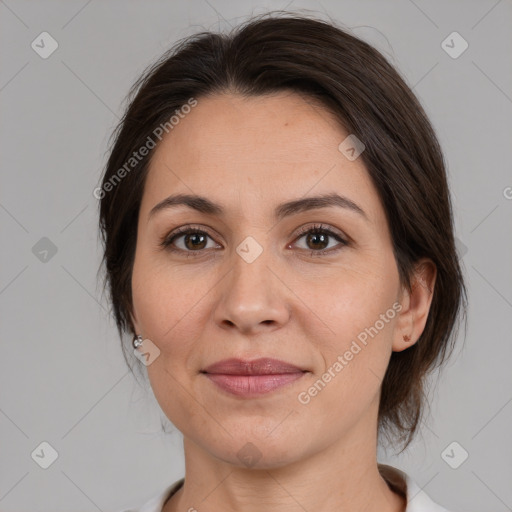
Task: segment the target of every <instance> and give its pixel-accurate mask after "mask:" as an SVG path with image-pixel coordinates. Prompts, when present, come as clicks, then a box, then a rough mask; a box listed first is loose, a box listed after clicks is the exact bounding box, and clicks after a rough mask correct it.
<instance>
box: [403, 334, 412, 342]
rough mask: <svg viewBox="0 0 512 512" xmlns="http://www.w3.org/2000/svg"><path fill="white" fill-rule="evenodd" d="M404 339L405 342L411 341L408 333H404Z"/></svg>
mask: <svg viewBox="0 0 512 512" xmlns="http://www.w3.org/2000/svg"><path fill="white" fill-rule="evenodd" d="M404 341H405V342H409V341H411V337H410V336H409V335H408V334H404Z"/></svg>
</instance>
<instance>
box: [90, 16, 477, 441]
mask: <svg viewBox="0 0 512 512" xmlns="http://www.w3.org/2000/svg"><path fill="white" fill-rule="evenodd" d="M282 91H283V92H295V93H298V94H300V95H302V96H304V97H306V98H310V99H311V100H318V102H319V103H320V104H321V105H322V106H324V107H325V108H326V109H327V110H329V111H330V112H332V113H333V114H334V115H335V117H336V118H337V119H338V121H339V123H340V125H342V127H343V128H345V129H346V130H347V131H348V132H349V133H350V134H354V135H356V137H357V138H358V139H360V140H361V141H362V142H363V144H364V145H365V150H364V152H363V153H361V155H360V158H362V159H363V162H364V164H365V167H366V169H367V171H368V173H369V176H370V178H371V180H372V182H373V184H374V186H375V187H376V189H377V191H378V195H379V198H380V200H381V202H382V205H383V207H384V210H385V214H386V218H387V221H388V224H389V228H390V232H391V238H392V244H393V252H394V256H395V259H396V263H397V268H398V273H399V278H400V283H401V284H402V286H405V287H406V288H407V289H408V290H409V291H411V290H412V287H411V282H412V276H413V271H414V270H415V266H416V264H417V263H418V261H419V260H420V258H423V257H427V258H429V259H431V260H432V261H433V262H434V263H435V265H436V267H437V275H436V283H435V292H434V295H433V298H432V303H431V307H430V311H429V315H428V318H427V322H426V325H425V328H424V330H423V333H422V334H421V337H420V338H419V340H418V341H417V342H416V343H415V344H413V345H412V346H410V347H409V348H408V349H407V350H404V351H401V352H393V353H392V355H391V358H390V361H389V365H388V368H387V371H386V374H385V376H384V380H383V382H382V387H381V396H380V405H379V413H378V427H379V434H381V433H384V434H385V435H386V437H387V439H388V440H393V439H394V440H395V441H396V442H398V443H401V444H403V449H402V451H403V450H405V448H406V447H407V446H408V445H409V443H410V442H411V440H412V438H413V436H414V434H415V432H416V430H417V427H418V425H419V423H420V420H421V417H422V409H423V405H425V402H427V400H426V396H427V395H426V376H427V374H428V373H430V372H431V371H432V370H433V369H434V368H437V367H440V366H441V365H442V364H443V363H444V362H445V360H446V359H447V358H448V357H449V356H450V355H451V353H452V350H453V348H454V344H455V339H456V333H457V332H458V320H459V319H460V317H461V315H463V316H464V317H466V309H467V296H466V289H465V285H464V280H463V275H462V272H461V268H460V266H459V260H458V256H457V252H456V246H455V239H454V228H453V216H452V206H451V202H450V196H449V189H448V184H447V177H446V170H445V162H444V157H443V154H442V151H441V148H440V145H439V142H438V140H437V138H436V135H435V133H434V130H433V128H432V126H431V124H430V122H429V120H428V118H427V115H426V114H425V111H424V109H423V108H422V106H421V104H420V102H419V100H418V99H417V98H416V97H415V95H414V94H413V92H412V90H411V89H410V88H409V87H408V86H407V85H406V82H405V80H404V79H403V78H402V77H401V75H400V74H399V72H398V71H397V70H396V69H394V67H393V66H392V65H391V64H390V63H389V62H388V61H387V60H386V58H385V57H384V56H383V55H382V54H381V53H379V51H377V50H376V49H375V48H373V47H372V46H371V45H369V44H368V43H366V42H364V41H362V40H361V39H359V38H357V37H355V36H354V35H351V34H350V33H349V32H348V30H345V29H342V28H340V27H339V26H337V24H336V23H334V22H332V21H331V22H326V21H323V20H320V19H318V18H313V17H309V16H305V15H297V14H292V13H282V12H276V11H274V12H270V13H267V14H265V15H262V16H257V17H253V18H251V19H249V20H248V21H246V22H245V23H243V24H241V25H239V26H238V27H235V29H233V30H232V31H231V32H230V33H228V34H225V33H213V32H200V33H196V34H193V35H192V36H189V37H187V38H184V39H181V40H179V41H178V42H177V43H176V44H175V46H174V47H173V48H171V49H170V50H168V51H167V52H165V53H164V54H163V55H162V57H161V58H160V59H158V61H156V62H155V63H154V64H152V65H150V66H149V67H147V68H146V69H145V70H144V71H143V73H142V75H141V76H140V77H139V78H138V80H137V81H136V82H135V83H134V84H133V86H132V87H131V89H130V91H129V94H128V96H127V101H128V106H127V108H126V110H125V113H124V116H123V118H122V119H121V121H120V122H119V124H118V126H117V128H116V129H115V131H114V132H113V133H112V137H113V138H114V142H113V144H112V147H111V149H110V155H109V158H108V161H107V164H106V168H105V170H104V174H103V178H102V184H101V189H99V188H98V189H96V191H98V190H99V191H100V192H99V199H100V208H99V209H100V214H99V227H100V233H101V239H102V244H103V247H104V254H103V260H102V262H101V265H100V269H101V268H102V267H103V266H104V268H105V270H106V272H105V276H104V283H103V290H104V291H105V288H106V287H108V293H109V299H110V302H111V305H112V308H113V314H114V317H115V322H116V325H117V329H118V332H119V335H120V337H121V344H122V347H123V354H124V356H125V360H126V362H127V363H128V366H130V361H129V359H128V357H127V354H126V349H127V348H126V347H125V344H124V343H123V333H128V332H129V333H131V335H133V334H135V331H134V326H133V324H132V319H131V314H132V311H133V310H132V290H131V275H132V270H133V262H134V255H135V247H136V240H137V224H138V215H139V208H140V204H141V199H142V196H143V190H144V183H145V179H146V175H147V172H148V167H149V163H150V161H151V156H152V155H153V154H154V148H153V149H150V150H149V151H147V154H146V155H145V156H143V157H141V156H140V155H139V154H138V153H137V151H138V150H140V149H141V148H142V147H144V146H146V147H150V146H149V141H151V142H153V144H152V146H155V144H157V143H155V141H154V140H153V137H154V136H155V134H156V133H160V132H162V130H161V129H160V132H158V130H156V129H157V127H160V126H164V127H165V130H166V132H168V131H169V119H170V118H172V116H174V115H176V114H177V113H179V112H181V111H182V109H184V105H187V104H190V103H191V99H195V100H196V101H197V100H199V101H200V98H201V97H203V98H205V97H207V96H212V95H215V94H221V93H230V94H238V95H242V96H244V97H254V96H259V95H266V94H272V93H278V92H282ZM318 102H317V103H318ZM183 111H184V110H183ZM171 128H172V127H171ZM158 138H160V137H158ZM135 153H137V155H138V156H137V159H136V160H135V159H134V157H133V156H134V154H135ZM141 153H142V152H141ZM127 162H130V166H131V167H132V169H127ZM123 170H124V172H122V171H123ZM121 178H122V179H121ZM96 191H95V196H96V197H98V195H96ZM130 348H131V345H130ZM130 356H131V354H130ZM131 357H132V360H133V359H135V358H133V356H131Z"/></svg>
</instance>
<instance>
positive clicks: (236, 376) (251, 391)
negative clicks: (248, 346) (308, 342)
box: [201, 358, 307, 398]
mask: <svg viewBox="0 0 512 512" xmlns="http://www.w3.org/2000/svg"><path fill="white" fill-rule="evenodd" d="M201 373H202V374H204V375H205V376H206V377H207V378H208V380H209V381H210V382H212V383H214V384H215V385H216V386H217V387H218V388H220V389H222V390H223V391H225V392H227V393H230V394H231V395H236V396H239V397H244V398H250V397H256V396H259V395H262V394H266V393H270V392H272V391H275V390H277V389H280V388H283V387H284V386H287V385H289V384H291V383H293V382H295V381H297V380H298V379H300V378H302V377H303V376H304V375H305V374H306V373H307V370H304V369H302V368H299V367H298V366H296V365H293V364H291V363H287V362H286V361H281V360H279V359H270V358H260V359H256V360H253V361H247V360H243V359H225V360H223V361H219V362H217V363H214V364H212V365H210V366H208V367H207V368H205V369H204V370H202V371H201Z"/></svg>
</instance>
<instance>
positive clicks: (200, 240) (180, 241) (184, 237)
mask: <svg viewBox="0 0 512 512" xmlns="http://www.w3.org/2000/svg"><path fill="white" fill-rule="evenodd" d="M208 238H210V240H213V239H212V238H211V236H210V235H209V234H208V233H207V232H206V231H204V230H202V229H198V228H194V227H190V226H189V227H184V228H178V229H177V230H176V231H173V232H172V233H171V234H170V235H169V236H166V237H164V239H163V240H162V241H161V242H160V245H162V246H163V247H165V248H166V249H168V250H169V251H176V252H187V253H194V252H201V251H202V250H203V249H211V248H212V247H209V246H208Z"/></svg>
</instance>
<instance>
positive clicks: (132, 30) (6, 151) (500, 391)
mask: <svg viewBox="0 0 512 512" xmlns="http://www.w3.org/2000/svg"><path fill="white" fill-rule="evenodd" d="M275 8H288V9H292V10H297V9H303V8H306V9H310V10H313V13H312V14H317V15H319V16H324V17H325V16H326V15H325V14H322V13H324V12H327V13H328V15H329V16H331V17H332V18H334V19H336V20H338V21H340V22H342V23H343V24H345V25H346V26H348V27H351V28H353V32H354V33H355V34H356V35H359V36H361V37H362V38H364V39H366V40H367V41H369V42H371V43H373V44H374V45H375V46H377V47H378V48H379V49H380V50H381V51H383V52H384V53H385V54H386V55H387V56H388V57H389V58H390V59H391V62H392V63H393V64H394V65H396V66H397V67H398V68H399V69H400V71H401V72H402V73H403V74H404V75H405V77H406V79H407V81H408V83H409V84H410V86H411V87H413V88H414V92H415V93H416V94H417V95H418V97H419V98H420V101H421V102H422V103H423V105H424V106H425V109H426V111H427V114H428V115H429V116H430V118H431V120H432V122H433V124H434V127H435V129H436V130H437V133H438V136H439V138H440V141H441V144H442V146H443V148H444V151H445V154H446V160H447V164H448V171H449V180H450V186H451V191H452V197H453V201H454V207H455V215H456V230H457V237H458V239H459V242H458V243H459V250H460V256H461V260H462V264H463V268H464V270H465V275H466V278H467V282H468V289H469V299H470V308H469V324H468V332H467V338H466V342H465V344H464V345H463V344H462V342H463V330H461V334H460V336H459V349H458V351H457V352H456V353H455V354H454V357H453V358H452V359H451V361H450V363H449V364H448V365H447V367H446V369H445V370H444V371H443V372H442V374H441V378H440V379H439V381H438V384H437V386H436V387H432V390H431V393H430V394H431V396H432V417H431V419H430V420H429V421H427V422H425V424H424V425H423V428H422V434H421V435H420V436H418V437H417V439H416V441H415V442H414V444H413V445H412V446H411V448H410V449H409V450H408V451H407V452H406V453H404V454H403V455H402V456H400V457H398V458H397V457H394V456H393V454H392V453H387V454H386V453H383V452H382V453H379V456H380V460H381V461H382V462H387V463H390V464H393V465H396V466H398V467H400V468H402V469H404V470H405V471H407V472H409V473H410V474H411V476H413V478H414V479H415V480H416V481H417V482H418V483H419V484H420V486H422V487H424V490H425V491H426V492H427V493H428V494H429V495H430V496H431V497H432V498H433V499H434V500H435V501H438V502H440V503H441V504H443V505H444V506H445V507H447V508H449V509H453V510H454V511H456V512H463V511H467V512H472V511H473V512H476V511H478V512H491V511H493V512H501V511H506V510H512V485H511V482H512V439H511V436H510V432H511V424H512V421H511V420H512V376H511V372H510V362H511V356H512V343H511V327H512V322H511V318H512V315H511V313H512V287H511V284H512V268H511V267H512V265H511V261H512V258H511V256H512V237H511V236H510V235H511V233H512V230H511V225H512V199H511V197H512V188H510V187H512V172H511V158H510V157H511V151H510V147H511V142H512V60H511V59H510V53H511V50H512V45H511V42H512V41H511V40H512V3H511V2H510V0H509V1H505V0H501V1H495V0H488V1H487V0H486V1H483V0H482V1H472V2H470V1H464V2H463V1H450V2H446V1H435V2H434V1H430V2H427V1H420V0H415V1H414V2H413V1H412V0H403V1H385V2H384V1H380V2H377V1H338V2H334V1H328V0H323V1H322V3H320V2H316V1H310V2H300V1H299V0H295V1H293V2H289V0H288V1H282V2H280V1H278V2H263V1H252V2H251V1H247V0H245V1H240V2H236V3H235V2H229V1H227V0H208V1H207V0H194V1H191V2H189V3H188V4H185V3H184V2H170V1H167V2H162V1H148V2H143V1H136V2H135V1H124V2H121V1H101V2H100V1H99V0H92V1H86V0H85V1H84V0H80V1H74V0H73V1H67V2H63V1H62V2H50V1H41V2H26V1H15V0H6V1H0V23H1V28H0V38H1V45H0V52H1V62H2V66H1V70H0V91H1V92H0V103H1V112H2V123H1V125H0V130H1V138H0V140H1V146H2V148H1V149H2V160H1V168H2V187H1V192H0V223H1V228H2V238H1V240H2V251H1V260H0V308H1V309H0V310H1V324H0V329H1V330H0V340H1V344H2V355H3V357H2V358H1V359H0V393H1V395H0V439H1V441H0V510H2V511H9V512H10V511H26V510H31V511H33V512H38V511H49V510H52V511H54V512H58V511H64V510H65V511H84V510H102V511H109V510H119V509H122V508H123V507H131V506H135V505H137V504H139V505H140V504H142V503H143V502H144V501H145V500H147V499H148V498H149V497H151V496H152V495H154V494H155V493H157V492H159V491H161V490H162V489H163V488H164V487H165V486H167V485H169V484H170V483H171V482H174V481H175V480H177V479H178V478H180V477H181V476H183V474H184V464H183V453H182V447H181V434H180V433H179V432H177V431H176V430H175V429H173V428H172V426H170V424H169V423H168V425H169V428H168V430H169V432H167V433H166V434H164V433H161V432H160V420H161V418H162V417H163V413H161V411H160V409H159V407H158V404H157V403H156V400H155V399H154V397H153V395H152V392H151V390H150V389H148V388H141V387H140V386H139V385H138V384H137V382H136V381H135V380H134V378H133V377H132V375H131V374H130V373H129V372H128V369H127V368H126V366H125V363H124V360H123V358H122V355H121V349H120V341H119V339H118V337H117V333H116V331H115V329H114V326H113V322H112V321H111V320H109V317H108V305H107V304H106V301H105V299H104V297H102V296H101V290H100V287H99V285H98V282H97V279H96V272H97V268H98V264H99V261H100V252H101V251H100V245H99V242H98V234H97V228H96V223H97V207H98V204H97V200H96V199H95V198H94V197H93V195H92V191H93V189H94V188H95V187H96V186H97V184H98V180H99V177H100V174H101V170H102V166H103V165H104V163H105V159H106V150H107V147H108V146H107V139H108V136H109V135H110V133H111V131H112V129H113V128H114V126H115V124H116V122H117V121H118V118H119V117H120V116H121V114H122V111H123V106H124V103H123V100H124V97H125V94H126V93H127V91H128V88H129V86H130V85H131V84H132V82H133V81H134V80H135V78H136V77H137V76H138V75H139V73H140V72H141V71H142V70H143V69H144V68H145V67H146V66H147V65H148V64H149V63H150V62H152V61H153V60H154V59H156V58H157V57H158V56H160V54H161V53H163V51H164V50H165V49H167V48H168V47H169V46H170V45H172V43H173V42H174V41H176V40H177V39H179V38H181V37H184V36H186V35H189V34H191V33H193V32H195V31H198V30H203V29H213V30H216V29H219V28H220V29H224V28H229V26H230V25H235V24H236V23H237V22H240V21H243V20H244V19H246V17H247V16H248V15H250V14H251V13H254V14H258V13H262V12H265V11H267V10H269V9H275ZM43 31H47V32H49V33H50V34H51V36H52V37H53V38H54V39H55V40H56V41H57V42H58V45H59V46H58V49H57V50H56V51H55V52H54V53H53V54H52V55H51V56H50V57H49V58H47V59H42V58H41V57H40V56H39V55H38V54H37V53H36V52H35V51H34V50H33V49H32V48H31V43H32V41H34V40H35V39H36V38H37V37H38V35H39V34H40V33H41V32H43ZM453 31H457V32H459V33H460V34H461V36H462V37H463V38H464V39H465V40H466V41H467V42H468V44H469V47H468V49H467V50H466V51H465V52H464V53H462V54H461V55H460V56H459V57H458V58H452V57H451V56H449V55H448V54H447V53H446V52H445V50H444V49H443V47H442V46H441V43H442V41H443V40H444V39H445V38H446V37H447V36H448V35H449V34H451V33H452V32H453ZM457 44H458V43H457ZM456 48H457V46H456ZM507 187H509V188H507ZM43 237H46V238H48V239H49V240H51V242H52V244H54V245H55V247H56V249H57V252H56V253H55V254H53V255H52V252H49V253H48V254H47V255H46V256H45V255H44V253H43V252H41V251H42V249H41V248H43V249H44V247H46V246H48V245H49V242H48V241H47V240H43V241H40V240H41V238H43ZM36 244H39V245H36ZM45 244H46V245H45ZM34 246H35V249H34ZM127 341H128V340H127ZM433 382H435V381H433ZM43 441H46V442H48V443H50V445H51V446H53V447H54V449H55V450H56V451H57V452H58V454H59V456H58V458H57V460H56V461H55V462H54V463H53V464H52V465H51V466H50V467H49V468H48V469H42V468H41V467H40V466H39V465H38V464H36V462H35V461H34V460H33V458H32V457H31V454H32V452H33V451H34V450H35V449H36V448H37V447H38V446H39V445H40V443H41V442H43ZM453 441H456V442H457V443H459V445H460V446H461V447H463V448H464V449H465V450H466V451H467V452H468V454H469V457H468V459H467V460H466V461H465V462H464V463H463V464H462V465H460V467H458V468H457V469H452V468H451V467H450V466H449V465H448V464H447V463H446V462H445V460H443V457H442V455H441V454H442V453H443V451H444V450H445V448H446V447H447V446H449V445H450V443H452V442H453ZM450 453H453V455H452V459H457V458H460V457H461V453H462V451H461V448H459V447H458V446H457V447H456V449H455V450H454V452H450Z"/></svg>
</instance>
